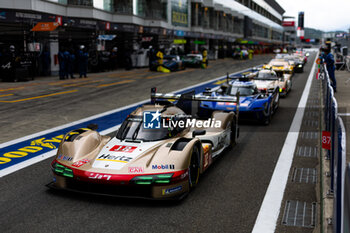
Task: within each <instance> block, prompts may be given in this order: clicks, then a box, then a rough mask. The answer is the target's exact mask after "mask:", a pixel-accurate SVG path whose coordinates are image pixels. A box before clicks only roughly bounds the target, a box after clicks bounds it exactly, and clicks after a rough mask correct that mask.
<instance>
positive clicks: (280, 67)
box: [262, 59, 295, 75]
mask: <svg viewBox="0 0 350 233" xmlns="http://www.w3.org/2000/svg"><path fill="white" fill-rule="evenodd" d="M294 67H295V63H294V62H288V61H286V60H285V59H272V60H271V61H270V62H269V63H268V64H265V65H263V67H262V68H263V69H270V70H274V71H276V72H283V73H285V74H290V75H293V74H294Z"/></svg>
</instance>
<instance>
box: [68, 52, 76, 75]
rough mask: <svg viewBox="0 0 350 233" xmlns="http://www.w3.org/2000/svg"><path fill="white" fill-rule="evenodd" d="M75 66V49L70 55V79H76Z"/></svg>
mask: <svg viewBox="0 0 350 233" xmlns="http://www.w3.org/2000/svg"><path fill="white" fill-rule="evenodd" d="M74 65H75V55H74V51H73V49H72V50H71V51H70V54H69V64H68V74H69V76H70V78H72V79H75V77H74Z"/></svg>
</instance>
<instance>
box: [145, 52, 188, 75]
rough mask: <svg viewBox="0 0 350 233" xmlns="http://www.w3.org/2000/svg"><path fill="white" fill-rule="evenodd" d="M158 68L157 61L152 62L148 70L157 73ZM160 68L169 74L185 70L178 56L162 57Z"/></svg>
mask: <svg viewBox="0 0 350 233" xmlns="http://www.w3.org/2000/svg"><path fill="white" fill-rule="evenodd" d="M158 66H159V62H158V60H157V61H154V62H153V63H152V64H151V68H150V70H152V71H157V68H158ZM162 66H163V67H164V68H166V69H168V70H169V71H171V72H174V71H178V70H184V69H186V66H185V63H184V62H183V61H182V60H181V59H180V56H178V55H165V56H164V57H163V65H162Z"/></svg>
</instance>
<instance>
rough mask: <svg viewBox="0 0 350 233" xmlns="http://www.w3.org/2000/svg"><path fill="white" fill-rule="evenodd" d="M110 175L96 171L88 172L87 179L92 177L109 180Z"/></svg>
mask: <svg viewBox="0 0 350 233" xmlns="http://www.w3.org/2000/svg"><path fill="white" fill-rule="evenodd" d="M111 177H112V176H111V175H103V174H98V173H90V174H89V179H94V180H109V179H110V178H111Z"/></svg>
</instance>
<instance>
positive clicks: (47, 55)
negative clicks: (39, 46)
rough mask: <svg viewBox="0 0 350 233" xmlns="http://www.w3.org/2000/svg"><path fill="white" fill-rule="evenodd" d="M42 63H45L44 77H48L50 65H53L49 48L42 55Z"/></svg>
mask: <svg viewBox="0 0 350 233" xmlns="http://www.w3.org/2000/svg"><path fill="white" fill-rule="evenodd" d="M42 62H43V75H44V76H47V75H49V74H50V65H51V58H50V51H49V49H48V48H47V47H46V48H45V50H44V52H43V53H42Z"/></svg>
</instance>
